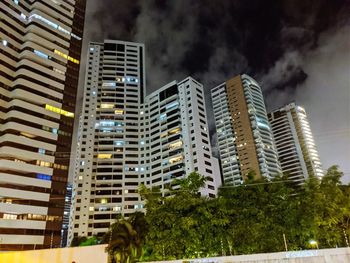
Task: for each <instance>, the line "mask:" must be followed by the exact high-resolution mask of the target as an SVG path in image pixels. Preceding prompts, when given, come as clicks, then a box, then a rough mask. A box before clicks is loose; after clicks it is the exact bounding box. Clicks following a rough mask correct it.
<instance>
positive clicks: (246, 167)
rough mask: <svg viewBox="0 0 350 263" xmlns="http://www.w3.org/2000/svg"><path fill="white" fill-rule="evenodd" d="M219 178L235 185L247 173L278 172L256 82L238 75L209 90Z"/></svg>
mask: <svg viewBox="0 0 350 263" xmlns="http://www.w3.org/2000/svg"><path fill="white" fill-rule="evenodd" d="M211 97H212V103H213V109H214V117H215V125H216V132H217V143H218V147H219V154H220V159H221V168H222V175H223V182H224V184H227V185H239V184H242V183H243V182H244V180H246V179H247V176H248V175H249V174H251V175H252V176H254V177H255V178H256V179H257V178H261V177H266V178H268V179H271V178H273V177H274V176H276V175H277V174H279V173H280V172H281V169H280V166H279V163H278V160H277V152H276V149H275V145H274V142H273V137H272V131H271V128H270V124H269V122H268V119H267V113H266V109H265V103H264V99H263V95H262V92H261V88H260V86H259V85H258V83H257V82H256V81H255V80H254V79H253V78H251V77H249V76H248V75H245V74H243V75H238V76H236V77H234V78H232V79H230V80H227V81H226V82H224V83H222V84H220V85H219V86H217V87H215V88H213V89H212V90H211Z"/></svg>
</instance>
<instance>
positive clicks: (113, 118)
mask: <svg viewBox="0 0 350 263" xmlns="http://www.w3.org/2000/svg"><path fill="white" fill-rule="evenodd" d="M144 65H145V64H144V45H143V44H139V43H133V42H124V41H115V40H106V41H105V42H104V43H93V42H92V43H90V44H89V47H88V54H87V64H86V76H85V86H84V98H83V99H84V101H83V109H82V119H81V127H80V131H79V134H80V141H79V148H80V149H79V156H78V158H77V162H78V164H77V169H76V173H75V175H74V176H73V177H74V184H75V185H74V193H73V196H74V199H73V207H72V210H73V211H72V212H73V218H72V221H71V228H70V232H69V240H72V238H73V237H74V236H91V235H102V234H103V233H105V232H106V231H107V230H108V228H109V226H110V223H111V222H114V221H115V220H116V219H117V218H119V217H121V216H125V217H127V216H128V215H129V214H130V213H132V212H134V211H135V208H136V209H138V208H140V209H142V205H141V200H140V196H139V195H138V193H137V190H138V186H139V174H138V169H139V161H140V154H139V107H140V104H141V103H142V102H143V99H144V96H145V88H146V87H145V66H144Z"/></svg>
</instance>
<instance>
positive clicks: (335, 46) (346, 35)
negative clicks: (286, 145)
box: [80, 0, 350, 182]
mask: <svg viewBox="0 0 350 263" xmlns="http://www.w3.org/2000/svg"><path fill="white" fill-rule="evenodd" d="M349 18H350V2H349V1H347V0H315V1H312V0H285V1H282V0H260V1H258V0H237V1H234V0H228V1H220V0H196V1H194V0H166V1H165V0H164V1H160V0H140V1H136V0H88V4H87V10H86V23H85V34H84V48H83V53H82V54H83V55H82V57H83V61H82V68H81V73H82V76H83V74H84V72H85V69H84V64H85V63H84V59H85V57H86V55H85V54H86V45H87V44H88V42H89V41H96V42H98V41H100V42H103V39H118V40H126V41H136V42H140V43H144V44H145V46H146V52H147V53H146V66H147V67H146V74H147V92H148V93H150V92H151V91H153V90H155V89H158V88H160V87H161V86H162V85H164V84H166V83H168V82H170V81H172V80H174V79H176V80H182V79H183V78H185V77H186V76H188V75H191V76H192V77H194V78H195V79H197V80H198V81H200V82H201V83H203V85H204V87H205V90H206V91H207V92H206V97H207V107H208V106H209V105H210V101H209V97H210V92H209V90H210V89H211V88H213V87H215V86H216V85H218V84H220V83H222V82H224V81H225V80H226V79H228V78H230V77H233V76H235V75H237V74H240V73H247V74H249V75H251V76H252V77H254V78H255V79H256V80H257V81H258V82H259V83H260V84H261V87H262V89H263V93H264V96H265V102H266V105H267V108H268V110H272V109H275V108H277V107H280V106H283V105H284V104H286V103H289V102H292V101H295V102H296V103H297V104H299V105H302V106H304V107H305V109H306V112H307V113H308V116H309V120H310V123H311V128H312V130H313V133H314V136H315V140H316V143H317V146H318V149H319V153H320V157H321V161H322V163H323V166H324V168H328V167H329V166H330V165H332V164H338V165H340V167H341V169H342V170H343V172H344V173H345V180H344V181H346V182H349V181H350V81H349V80H350V79H349V75H350V55H349V53H350V52H349V51H350V19H349ZM82 79H83V78H81V80H82ZM82 86H83V83H82V82H81V84H80V87H82ZM81 90H82V89H81ZM81 96H82V95H80V97H81ZM208 112H209V113H210V111H208ZM208 118H209V124H210V126H211V131H213V130H214V129H213V116H212V115H211V114H209V116H208ZM214 138H215V136H213V139H212V142H213V144H214V146H215V140H214Z"/></svg>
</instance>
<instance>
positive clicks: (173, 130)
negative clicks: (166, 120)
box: [169, 128, 181, 134]
mask: <svg viewBox="0 0 350 263" xmlns="http://www.w3.org/2000/svg"><path fill="white" fill-rule="evenodd" d="M180 131H181V129H180V128H175V129H172V130H171V131H169V134H177V133H179V132H180Z"/></svg>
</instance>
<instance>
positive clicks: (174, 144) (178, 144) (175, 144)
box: [169, 141, 182, 149]
mask: <svg viewBox="0 0 350 263" xmlns="http://www.w3.org/2000/svg"><path fill="white" fill-rule="evenodd" d="M180 146H182V141H178V142H174V143H171V144H169V148H170V149H173V148H177V147H180Z"/></svg>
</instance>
